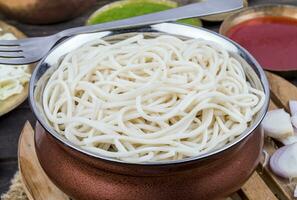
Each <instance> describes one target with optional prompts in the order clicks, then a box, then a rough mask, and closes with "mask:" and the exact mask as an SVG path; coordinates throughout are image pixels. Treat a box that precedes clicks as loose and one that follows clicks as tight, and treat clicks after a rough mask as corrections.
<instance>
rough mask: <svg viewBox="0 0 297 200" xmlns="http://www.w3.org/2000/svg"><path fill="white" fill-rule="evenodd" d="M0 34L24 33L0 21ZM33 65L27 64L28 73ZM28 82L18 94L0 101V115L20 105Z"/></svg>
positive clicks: (26, 91) (16, 35) (21, 36)
mask: <svg viewBox="0 0 297 200" xmlns="http://www.w3.org/2000/svg"><path fill="white" fill-rule="evenodd" d="M0 28H1V31H0V35H2V34H4V33H12V34H13V35H14V36H15V37H16V38H25V37H26V36H25V34H23V33H22V32H21V31H19V30H18V29H17V28H15V27H13V26H11V25H8V24H6V23H5V22H3V21H0ZM34 66H35V65H33V64H32V65H29V70H30V73H32V71H33V69H34ZM28 91H29V83H26V84H25V86H24V89H23V91H22V92H21V93H20V94H16V95H13V96H11V97H9V98H7V99H5V100H4V101H0V116H1V115H4V114H6V113H8V112H9V111H11V110H13V109H14V108H15V107H17V106H18V105H20V104H21V103H22V102H24V101H25V99H26V98H27V97H28Z"/></svg>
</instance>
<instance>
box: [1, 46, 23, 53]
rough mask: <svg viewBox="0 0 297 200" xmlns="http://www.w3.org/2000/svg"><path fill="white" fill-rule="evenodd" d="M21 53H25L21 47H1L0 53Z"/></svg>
mask: <svg viewBox="0 0 297 200" xmlns="http://www.w3.org/2000/svg"><path fill="white" fill-rule="evenodd" d="M18 51H19V52H20V51H23V50H22V48H21V47H20V46H0V52H18Z"/></svg>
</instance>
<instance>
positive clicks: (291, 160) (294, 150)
mask: <svg viewBox="0 0 297 200" xmlns="http://www.w3.org/2000/svg"><path fill="white" fill-rule="evenodd" d="M269 164H270V168H271V169H272V171H273V172H274V173H275V174H277V175H278V176H281V177H283V178H289V179H292V178H295V177H297V143H294V144H291V145H288V146H284V147H281V148H279V149H278V150H277V151H276V152H275V153H274V154H273V155H272V156H271V159H270V162H269Z"/></svg>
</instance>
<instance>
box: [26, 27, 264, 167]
mask: <svg viewBox="0 0 297 200" xmlns="http://www.w3.org/2000/svg"><path fill="white" fill-rule="evenodd" d="M197 31H198V32H199V33H203V34H207V35H210V36H211V37H212V38H213V39H214V38H215V39H220V40H222V41H224V42H225V43H226V45H229V47H230V48H233V50H234V51H236V52H237V53H238V54H239V55H240V56H241V57H243V58H244V59H245V60H246V61H247V62H248V64H250V65H251V66H252V68H253V70H254V71H255V73H256V74H257V76H258V78H259V80H260V81H261V84H262V87H263V91H264V93H265V96H266V98H265V102H264V106H263V107H262V109H261V110H260V111H259V113H258V116H257V118H256V120H255V121H254V123H253V124H252V125H251V126H250V127H249V128H248V129H246V130H245V131H244V132H243V133H242V134H241V135H240V136H238V137H237V138H236V139H234V140H233V141H232V142H230V143H228V144H226V145H225V146H224V147H222V148H220V149H218V150H214V151H211V152H208V153H205V154H201V155H199V156H193V157H189V158H185V159H181V160H172V161H162V162H150V163H129V162H124V161H121V160H117V159H113V158H109V157H105V156H102V155H99V154H95V153H92V152H89V151H86V150H84V149H82V148H81V147H79V146H77V145H75V144H72V143H71V142H70V141H68V140H67V139H66V138H65V137H63V136H62V135H60V134H59V133H57V132H56V131H54V130H53V128H52V127H50V126H49V125H48V124H47V123H46V122H45V120H44V119H43V117H42V116H41V114H40V111H39V110H38V108H37V104H36V102H35V99H34V90H35V87H36V83H37V81H38V80H39V78H40V76H41V75H42V74H43V73H44V72H45V71H42V72H40V68H41V66H43V67H44V66H45V65H48V64H47V62H46V60H47V58H48V57H49V56H50V55H51V54H52V53H53V52H54V51H55V50H57V49H58V48H59V47H61V45H62V44H64V43H65V42H67V41H70V40H73V38H75V37H78V36H74V37H71V38H69V39H67V40H65V41H63V42H61V43H60V44H59V45H57V46H56V47H55V48H53V49H52V50H51V51H50V52H49V53H48V54H47V56H45V58H43V59H42V60H41V61H40V62H39V63H38V65H37V66H36V68H35V70H34V72H33V74H32V77H31V80H30V88H29V95H30V96H29V101H30V106H31V109H32V111H33V113H34V115H35V116H36V118H37V120H38V121H39V123H40V124H41V125H42V126H43V128H44V129H45V130H46V131H47V132H48V133H50V134H51V135H52V136H53V137H54V138H55V139H57V140H58V141H59V142H61V143H62V144H63V145H65V146H67V147H70V148H71V149H74V150H76V151H78V152H80V153H82V154H85V155H88V156H91V157H93V158H97V159H102V160H105V161H109V162H113V163H115V164H116V163H117V164H125V165H139V166H160V165H174V164H181V163H186V162H192V161H197V160H202V159H205V158H209V157H210V156H213V155H216V154H219V153H221V152H223V151H225V150H227V149H229V148H231V147H233V146H235V145H236V144H238V143H240V142H241V141H242V140H244V139H245V138H246V137H248V136H249V135H250V134H251V133H252V132H253V131H254V130H255V129H256V128H257V127H258V126H259V125H260V123H261V121H262V120H263V118H264V116H265V114H266V112H267V109H268V105H269V84H268V80H267V78H266V75H265V73H264V71H263V69H262V68H261V66H260V65H259V64H258V62H257V61H256V60H255V59H254V58H253V57H252V56H251V55H250V54H249V53H248V52H247V51H246V50H245V49H244V48H242V47H241V46H240V45H238V44H236V43H235V42H233V41H232V40H230V39H228V38H226V37H224V36H222V35H219V34H218V33H215V32H212V31H209V30H207V29H203V28H197V27H192V26H188V25H182V24H177V23H162V24H156V25H151V26H146V27H141V28H136V29H129V30H121V31H113V32H112V31H105V32H100V33H98V34H100V35H103V37H105V36H111V35H116V34H119V33H130V32H160V33H165V34H174V35H179V36H186V37H197V38H198V37H200V35H198V34H196V33H195V32H197ZM186 33H187V34H186ZM90 34H94V33H90ZM195 34H196V35H195ZM87 35H88V34H87ZM40 73H41V75H40ZM38 76H39V77H38ZM37 77H38V79H37Z"/></svg>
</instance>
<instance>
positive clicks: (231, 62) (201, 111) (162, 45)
mask: <svg viewBox="0 0 297 200" xmlns="http://www.w3.org/2000/svg"><path fill="white" fill-rule="evenodd" d="M263 103H264V93H263V92H262V91H261V90H258V89H255V88H252V86H251V85H250V84H249V83H248V82H247V79H246V75H245V73H244V69H243V67H242V65H241V64H240V62H238V61H237V60H236V59H235V58H233V57H231V56H230V55H229V53H228V52H227V51H226V50H224V49H223V48H222V47H220V46H219V45H217V44H214V43H212V42H210V41H205V40H202V39H190V40H181V39H179V38H177V37H173V36H166V35H163V36H159V37H156V38H153V39H146V38H144V36H143V35H137V36H135V37H131V38H128V39H126V40H123V41H121V42H118V43H113V44H109V43H107V42H106V41H103V40H101V39H98V40H95V41H92V42H90V43H87V44H85V45H84V46H82V47H81V48H79V49H76V50H74V51H72V52H70V53H69V54H68V55H66V56H65V57H64V58H63V60H62V62H61V63H60V65H59V66H58V68H57V70H56V71H54V72H53V74H52V75H51V77H50V78H49V80H48V82H47V84H46V86H45V89H44V92H43V96H42V106H43V110H44V112H45V115H46V117H47V120H48V121H49V123H50V124H51V125H52V126H53V127H54V129H55V130H56V131H57V132H59V133H60V134H62V135H64V136H65V137H66V138H67V139H68V140H70V141H71V142H72V143H74V144H77V145H79V146H81V147H82V148H83V149H86V150H89V151H91V152H94V153H97V154H100V155H103V156H107V157H111V158H116V159H120V160H124V161H127V162H155V161H162V160H174V159H182V158H185V157H189V156H197V155H200V154H203V153H206V152H209V151H212V150H215V149H218V148H221V147H222V146H224V145H225V144H227V143H229V142H230V141H232V140H233V139H234V138H236V137H237V136H239V135H240V134H241V133H242V132H243V131H244V130H245V129H246V128H247V127H248V126H249V125H250V123H251V122H252V119H253V117H254V115H255V114H256V113H257V112H258V111H259V110H260V109H261V107H262V106H263Z"/></svg>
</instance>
